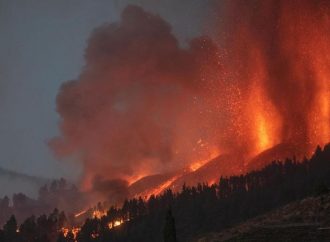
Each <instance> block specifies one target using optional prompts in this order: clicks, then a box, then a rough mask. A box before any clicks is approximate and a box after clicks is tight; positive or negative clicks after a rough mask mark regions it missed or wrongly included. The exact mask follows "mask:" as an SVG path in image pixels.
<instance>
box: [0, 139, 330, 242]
mask: <svg viewBox="0 0 330 242" xmlns="http://www.w3.org/2000/svg"><path fill="white" fill-rule="evenodd" d="M329 186H330V145H327V146H325V147H324V149H323V150H322V149H321V148H320V147H318V148H317V149H316V151H315V153H314V155H313V156H312V157H311V158H310V159H305V160H304V161H301V162H298V161H296V160H295V159H287V160H286V161H284V162H279V161H274V162H272V163H271V164H269V165H268V166H266V167H265V168H263V169H261V170H259V171H253V172H250V173H247V174H245V175H241V176H232V177H221V178H220V181H219V183H218V184H215V185H211V186H209V185H207V184H198V185H197V186H196V187H187V186H183V188H182V191H181V192H180V193H177V194H174V193H173V192H172V191H171V190H167V191H165V192H164V193H163V194H162V195H160V196H157V197H155V196H151V197H150V199H149V200H148V201H144V200H142V199H141V198H140V199H131V200H126V201H125V202H124V204H123V206H122V207H121V208H115V207H111V208H110V209H109V211H108V213H107V215H106V216H104V217H102V218H101V219H97V218H94V219H87V220H86V222H85V223H84V225H83V226H82V228H81V231H80V232H79V233H78V236H77V241H78V242H92V241H97V242H103V241H107V242H130V241H132V242H148V241H150V242H151V241H152V242H155V241H164V237H166V234H167V233H169V234H170V233H171V232H166V231H171V230H172V231H173V224H174V223H173V224H172V225H171V219H169V214H168V208H169V207H171V211H172V214H173V216H174V217H175V227H176V235H177V239H178V241H180V242H184V241H191V240H192V238H194V237H195V236H196V235H200V234H203V233H207V232H211V231H221V230H223V229H226V228H229V227H231V226H234V225H236V224H238V223H240V222H242V221H245V220H247V219H249V218H252V217H254V216H257V215H260V214H263V213H265V212H267V211H270V210H272V209H275V208H278V207H280V206H283V205H285V204H287V203H289V202H291V201H295V200H299V199H303V198H305V197H307V196H310V195H319V194H322V193H326V192H328V187H329ZM54 213H55V214H57V215H56V216H54ZM54 213H53V214H51V215H50V216H48V217H46V216H45V215H43V216H41V217H40V218H38V219H37V221H35V219H34V218H33V217H32V218H29V219H27V220H26V221H25V222H24V223H23V224H22V225H21V226H20V230H19V232H16V228H17V227H16V226H17V225H16V222H15V218H14V217H12V218H10V220H9V221H8V222H7V223H6V225H5V226H4V227H3V230H2V231H1V232H0V241H4V242H7V241H10V242H12V241H13V242H16V241H19V242H20V241H26V242H29V241H31V242H32V241H33V242H34V241H43V242H47V241H56V238H57V235H58V229H59V227H60V226H61V223H62V222H63V221H64V217H65V216H64V214H62V215H61V216H60V213H58V211H57V210H55V211H54ZM60 217H61V218H62V220H61V221H60ZM166 217H167V219H166ZM41 220H42V221H41ZM118 220H121V221H124V223H123V224H121V225H120V226H117V227H114V228H112V229H109V227H108V224H109V223H114V222H115V221H118ZM166 221H167V222H166ZM169 221H170V225H169ZM173 222H174V221H173ZM164 228H165V229H164ZM27 231H28V233H27ZM55 234H56V236H55ZM1 236H2V237H1ZM41 236H44V237H43V239H40V237H41ZM169 236H171V235H169ZM8 238H11V239H9V240H8ZM57 241H74V240H73V235H72V234H70V233H69V235H68V236H67V237H64V236H63V234H61V233H60V235H59V236H58V240H57Z"/></svg>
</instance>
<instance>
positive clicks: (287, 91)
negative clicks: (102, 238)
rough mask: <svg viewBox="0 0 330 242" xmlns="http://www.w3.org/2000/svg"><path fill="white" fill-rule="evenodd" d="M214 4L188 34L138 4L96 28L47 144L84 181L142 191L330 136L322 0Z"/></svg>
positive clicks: (328, 10)
mask: <svg viewBox="0 0 330 242" xmlns="http://www.w3.org/2000/svg"><path fill="white" fill-rule="evenodd" d="M214 12H215V13H216V14H215V15H216V18H214V19H210V21H209V22H210V24H209V25H208V27H207V29H208V31H209V32H211V33H212V34H211V35H210V37H205V36H203V37H199V38H196V39H193V40H191V41H190V42H189V43H188V44H182V43H179V41H178V40H177V38H176V37H175V36H174V34H173V33H172V30H171V27H170V25H169V24H168V23H167V22H166V21H165V20H164V19H162V18H161V17H160V16H158V15H155V14H152V13H148V12H146V11H145V10H143V9H142V8H140V7H137V6H128V7H127V8H126V9H125V10H124V11H123V13H122V15H121V18H120V20H119V21H118V22H116V23H111V24H106V25H103V26H101V27H99V28H97V29H96V30H95V31H94V32H93V33H92V35H91V37H90V39H89V42H88V47H87V49H86V53H85V58H86V64H85V67H84V68H83V70H82V72H81V74H80V75H79V77H78V78H77V79H76V80H72V81H68V82H66V83H65V84H64V85H63V86H62V87H61V90H60V92H59V94H58V96H57V111H58V113H59V114H60V117H61V120H60V130H61V136H60V137H56V138H54V139H52V140H51V142H50V146H51V147H52V149H54V151H55V152H56V154H57V155H58V156H59V157H74V158H75V159H78V160H79V161H81V162H82V163H83V165H84V176H83V178H82V182H81V186H82V189H84V190H93V191H95V192H98V191H99V193H100V196H103V198H107V199H108V198H109V197H110V196H111V198H112V199H113V197H114V196H113V194H114V193H116V194H118V193H122V194H124V195H118V196H117V197H118V198H120V199H122V198H123V197H125V196H143V197H148V196H150V195H151V194H155V195H157V194H158V193H160V192H161V191H163V190H165V189H167V188H170V187H171V188H173V189H174V190H179V189H181V187H182V185H183V184H184V183H186V184H189V185H194V184H196V183H198V182H208V183H213V182H218V180H219V177H220V176H221V175H222V176H229V175H233V174H240V173H244V172H247V171H250V170H252V169H257V168H261V167H262V166H264V165H266V164H267V162H271V161H272V160H273V159H284V158H286V157H288V156H291V157H292V156H296V157H297V158H301V157H303V156H308V155H309V154H310V153H311V151H313V149H315V147H316V146H317V145H324V144H326V143H327V142H329V141H330V54H329V53H330V15H329V14H330V3H329V1H327V0H314V1H309V0H291V1H287V0H263V1H255V0H252V1H245V0H234V1H229V0H228V1H221V6H217V4H214ZM100 184H101V185H100ZM120 199H119V200H120ZM114 202H116V201H114ZM117 202H118V201H117ZM113 226H115V225H113Z"/></svg>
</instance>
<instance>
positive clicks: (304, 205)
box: [194, 193, 330, 242]
mask: <svg viewBox="0 0 330 242" xmlns="http://www.w3.org/2000/svg"><path fill="white" fill-rule="evenodd" d="M222 241H226V242H235V241H240V242H245V241H249V242H252V241H253V242H254V241H258V242H266V241H267V242H278V241H287V242H291V241H292V242H296V241H299V242H301V241H304V242H307V241H308V242H314V241H315V242H322V241H330V193H327V194H324V195H320V196H317V197H308V198H306V199H303V200H300V201H296V202H292V203H290V204H288V205H286V206H284V207H282V208H280V209H277V210H274V211H272V212H269V213H266V214H264V215H261V216H258V217H255V218H253V219H250V220H248V221H246V222H244V223H242V224H240V225H238V226H236V227H233V228H230V229H227V230H224V231H222V232H220V233H210V234H207V235H205V236H203V237H200V238H198V239H196V240H194V242H222Z"/></svg>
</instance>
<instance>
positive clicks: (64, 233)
mask: <svg viewBox="0 0 330 242" xmlns="http://www.w3.org/2000/svg"><path fill="white" fill-rule="evenodd" d="M80 230H81V228H80V227H73V228H66V227H63V228H61V232H62V233H63V235H64V237H67V236H68V233H69V232H71V233H72V234H73V238H74V240H76V238H77V235H78V233H79V231H80Z"/></svg>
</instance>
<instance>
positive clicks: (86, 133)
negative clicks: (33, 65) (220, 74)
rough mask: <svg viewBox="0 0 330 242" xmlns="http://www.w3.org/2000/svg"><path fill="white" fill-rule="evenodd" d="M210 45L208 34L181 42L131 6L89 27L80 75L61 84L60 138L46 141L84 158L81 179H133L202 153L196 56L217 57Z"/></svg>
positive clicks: (179, 164) (203, 123)
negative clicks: (116, 18)
mask: <svg viewBox="0 0 330 242" xmlns="http://www.w3.org/2000/svg"><path fill="white" fill-rule="evenodd" d="M214 50H215V46H214V45H213V44H212V43H211V41H210V40H208V39H207V38H199V39H195V40H193V41H192V42H191V44H190V46H189V47H188V48H187V49H184V48H181V47H180V45H179V43H178V41H177V39H176V38H175V37H174V36H173V34H172V32H171V27H170V26H169V25H168V24H167V23H166V22H165V21H164V20H163V19H161V18H160V17H159V16H156V15H153V14H150V13H147V12H145V11H144V10H143V9H142V8H140V7H136V6H128V7H127V8H126V9H125V10H124V11H123V13H122V15H121V19H120V21H119V22H118V23H112V24H106V25H104V26H101V27H100V28H98V29H96V30H95V31H94V32H93V33H92V35H91V37H90V39H89V43H88V47H87V50H86V53H85V58H86V65H85V67H84V69H83V71H82V73H81V75H80V76H79V78H78V79H77V80H73V81H69V82H66V83H65V84H64V85H63V86H62V87H61V90H60V92H59V94H58V97H57V111H58V113H59V114H60V115H61V123H60V128H61V131H62V137H59V138H55V139H53V140H52V141H51V142H50V145H51V147H52V148H54V149H55V151H56V153H57V154H58V155H59V156H67V155H72V154H75V155H77V156H79V157H80V158H81V159H82V160H83V162H84V167H85V179H84V182H85V185H86V186H90V185H91V181H92V180H93V179H94V177H95V176H98V177H101V178H102V179H103V178H108V179H117V178H121V179H125V180H128V181H132V180H134V179H137V178H139V177H141V176H143V175H148V174H153V173H158V172H166V171H171V170H177V169H180V168H183V167H184V166H186V165H187V163H189V162H190V161H191V156H192V155H195V156H196V157H198V156H201V157H202V156H203V155H204V154H205V155H207V154H208V153H209V151H208V148H206V147H205V146H206V144H205V145H203V147H201V145H200V144H202V142H204V137H206V138H207V137H208V136H209V134H208V133H207V132H208V130H209V129H205V128H204V127H208V126H209V125H207V122H208V121H207V120H205V118H204V117H203V112H207V106H206V104H204V103H203V99H202V98H201V93H203V92H204V93H205V90H204V89H203V86H202V85H201V83H202V79H203V76H202V70H201V69H202V68H201V60H202V61H203V62H210V64H211V62H214V58H215V51H214ZM212 65H214V64H212ZM212 135H213V134H212ZM196 143H198V147H196Z"/></svg>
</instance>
